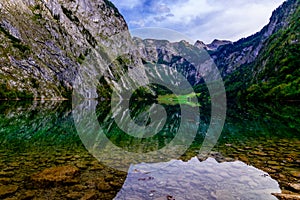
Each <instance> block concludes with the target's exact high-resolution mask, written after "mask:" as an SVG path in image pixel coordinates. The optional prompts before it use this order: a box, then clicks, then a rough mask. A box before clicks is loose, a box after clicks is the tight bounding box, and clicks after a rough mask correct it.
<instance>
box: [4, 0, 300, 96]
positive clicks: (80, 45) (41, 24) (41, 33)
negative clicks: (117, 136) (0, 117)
mask: <svg viewBox="0 0 300 200" xmlns="http://www.w3.org/2000/svg"><path fill="white" fill-rule="evenodd" d="M299 4H300V2H299V1H298V0H287V1H286V2H284V3H283V5H281V6H280V7H279V8H277V9H276V10H275V11H274V12H273V15H272V17H271V18H270V22H269V24H268V25H266V26H265V27H264V28H263V29H262V30H261V31H260V32H258V33H256V34H254V35H252V36H250V37H247V38H243V39H240V40H239V41H237V42H231V41H224V40H214V41H213V42H212V43H211V44H204V43H203V42H201V41H197V42H196V43H195V44H194V45H191V44H189V43H187V42H185V41H181V42H176V43H171V42H168V41H164V40H150V39H148V40H141V39H139V38H133V39H131V37H130V36H129V34H128V35H126V34H123V35H122V37H121V38H119V40H118V41H116V40H115V41H113V40H111V39H110V37H112V36H114V35H117V34H119V33H122V32H127V31H128V28H127V24H126V22H125V20H124V19H123V17H122V15H121V14H120V13H119V12H118V10H117V8H116V7H115V6H114V5H113V4H112V3H111V2H109V1H107V0H87V1H76V2H75V1H53V2H52V1H51V2H50V1H49V2H48V1H47V2H41V1H38V0H32V1H26V0H16V1H14V2H10V1H4V2H0V14H1V15H0V38H1V41H2V43H1V44H0V46H1V48H0V99H16V98H18V99H28V98H34V99H63V98H71V93H72V90H73V87H74V81H75V79H76V77H77V80H83V79H84V78H86V77H89V76H92V75H93V74H94V73H99V71H100V72H101V73H106V74H107V76H106V77H105V78H104V79H101V80H100V81H99V83H100V84H99V83H95V84H96V85H98V86H97V90H95V91H89V94H87V95H86V96H85V95H84V97H88V98H91V97H92V98H97V97H103V96H105V97H107V95H108V94H107V91H110V89H109V88H111V87H117V85H116V82H117V81H118V80H119V79H120V77H121V76H122V75H123V74H125V73H127V72H135V71H137V70H138V69H139V66H141V65H142V64H143V63H145V62H150V63H151V62H152V63H160V64H163V65H166V66H169V67H173V68H176V69H177V70H178V71H179V72H181V73H182V74H183V75H184V76H185V77H186V78H187V80H188V81H189V82H190V83H191V84H192V85H193V86H194V87H195V89H196V90H197V89H199V88H201V85H202V84H203V80H202V79H201V74H203V73H205V72H203V71H199V70H200V69H201V70H203V68H200V67H199V66H197V64H196V63H191V62H189V60H188V59H186V58H184V57H183V56H181V54H180V52H183V51H188V52H189V53H190V54H195V55H196V54H197V52H199V51H201V49H205V50H206V51H207V52H208V53H209V55H210V56H211V57H212V59H213V60H214V62H215V63H216V66H217V67H218V69H219V71H220V72H221V75H222V77H223V79H224V81H225V86H226V90H227V96H228V97H229V98H231V99H239V100H247V101H250V100H251V101H253V100H254V101H257V100H299V99H300V98H299V97H300V87H299V85H300V78H299V77H300V71H299V66H300V36H299V34H300V28H299V22H300V11H299V9H300V6H299ZM132 43H135V44H138V45H139V46H147V45H151V46H152V47H154V49H155V52H148V51H147V50H146V49H143V48H142V49H139V50H131V49H126V50H125V52H126V53H125V54H124V55H123V56H121V57H118V58H117V59H116V60H115V61H113V62H112V63H109V62H107V58H110V57H113V56H111V55H114V54H117V52H118V51H119V50H120V46H126V45H129V46H130V44H132ZM108 52H109V53H108ZM96 54H97V55H100V57H99V59H98V63H91V62H89V61H90V60H89V57H91V55H96ZM87 60H88V62H86V61H87ZM107 65H109V67H108V69H107V68H105V67H104V66H107ZM80 70H81V71H84V73H82V72H81V73H79V71H80ZM82 74H84V75H82ZM131 74H134V73H131ZM78 76H79V79H78ZM131 78H135V79H138V81H139V82H142V81H143V77H141V76H138V75H136V76H134V75H133V76H132V77H131ZM122 82H126V81H125V80H122ZM127 82H129V81H127ZM84 89H85V88H84V87H83V89H82V91H83V92H84Z"/></svg>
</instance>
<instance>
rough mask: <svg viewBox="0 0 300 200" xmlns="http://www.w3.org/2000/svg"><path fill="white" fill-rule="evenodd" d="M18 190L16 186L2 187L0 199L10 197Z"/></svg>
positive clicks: (0, 188)
mask: <svg viewBox="0 0 300 200" xmlns="http://www.w3.org/2000/svg"><path fill="white" fill-rule="evenodd" d="M17 190H18V186H16V185H1V186H0V198H1V199H2V198H6V197H8V196H9V195H12V194H14V193H15V192H16V191H17Z"/></svg>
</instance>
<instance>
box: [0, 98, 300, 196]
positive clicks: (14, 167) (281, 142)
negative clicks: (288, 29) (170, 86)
mask: <svg viewBox="0 0 300 200" xmlns="http://www.w3.org/2000/svg"><path fill="white" fill-rule="evenodd" d="M165 109H166V111H167V115H168V119H167V121H166V124H165V126H164V127H163V129H162V130H161V131H160V132H159V133H158V134H156V135H154V136H152V137H149V138H139V139H138V138H134V137H132V136H130V135H128V134H126V133H125V132H124V131H122V130H120V128H119V127H118V126H117V125H116V123H115V122H114V118H113V117H114V113H112V112H111V111H110V103H109V102H97V105H96V106H95V111H96V112H95V114H96V116H97V121H98V122H99V127H101V129H102V130H103V134H105V136H106V138H107V139H108V141H109V142H110V143H111V144H113V145H114V146H116V147H118V148H119V149H121V152H131V153H137V154H138V155H139V156H140V157H142V158H143V159H146V158H147V159H148V160H151V155H150V156H148V155H147V153H149V152H150V153H151V152H153V151H156V150H159V149H162V148H163V147H165V146H166V145H168V144H169V143H170V142H171V141H172V140H173V139H174V137H175V136H176V133H177V131H178V129H179V124H180V121H181V119H180V116H181V113H180V109H179V107H178V106H166V107H165ZM146 110H147V105H138V104H136V105H133V106H132V111H131V117H133V118H135V120H136V123H140V124H143V123H149V122H147V117H146V116H143V115H139V116H138V114H140V113H142V112H144V111H146ZM299 111H300V108H299V106H297V105H296V104H289V105H286V104H285V105H284V106H283V105H276V106H274V105H272V106H270V105H267V104H266V105H264V106H261V107H259V106H257V105H256V106H255V107H254V106H251V107H248V108H247V109H245V108H244V109H238V108H229V109H228V111H227V119H226V122H225V126H224V129H223V132H222V135H221V137H220V138H219V140H218V143H217V144H216V145H215V147H214V149H213V150H212V152H211V153H210V155H206V156H204V157H203V156H202V155H200V154H199V149H201V144H202V142H203V139H204V135H205V133H206V131H207V129H208V124H209V119H210V118H209V114H205V113H206V112H205V111H203V112H202V111H201V112H200V113H201V121H200V123H196V121H190V122H189V123H188V124H186V127H187V128H190V129H193V130H196V131H197V135H196V137H195V138H194V139H193V141H194V142H193V143H192V144H191V146H190V147H189V148H188V149H187V150H186V151H185V152H184V153H183V154H182V155H181V156H179V157H178V156H177V157H176V155H177V154H175V156H174V155H173V154H172V152H176V151H177V150H178V148H177V147H176V146H174V148H173V149H172V148H171V149H170V150H171V151H169V152H166V153H165V154H164V155H159V156H158V157H161V160H160V159H154V158H153V162H151V163H142V162H140V160H139V159H130V158H127V157H126V155H125V154H124V155H122V154H120V153H119V152H116V151H109V150H110V149H109V148H108V149H106V150H108V151H107V152H106V153H105V154H102V157H99V156H97V152H99V151H103V149H104V148H103V147H104V146H105V145H107V143H103V141H102V140H100V139H101V138H102V137H99V138H98V140H97V138H95V140H91V141H92V142H93V143H92V145H93V144H94V145H96V147H95V148H93V149H92V150H94V152H92V150H91V149H87V148H86V147H87V146H89V145H87V144H86V143H85V142H84V141H83V140H82V139H83V138H82V137H83V136H82V135H80V134H78V131H77V129H76V128H78V127H76V125H75V124H74V115H73V114H74V112H73V110H72V105H71V102H68V101H64V102H51V101H46V102H22V101H2V102H0V116H1V117H0V144H1V146H0V169H1V170H0V199H5V198H15V199H22V198H23V197H26V195H27V198H28V199H46V198H48V199H80V198H81V197H84V196H85V197H87V196H88V195H90V196H92V198H95V199H113V198H116V199H159V198H161V199H167V198H168V196H169V198H171V196H172V197H173V198H175V199H200V198H199V196H200V195H201V196H202V197H203V199H205V198H206V199H222V198H221V197H223V198H225V197H227V199H230V198H234V199H238V198H240V199H261V198H262V196H260V195H264V199H274V196H272V195H271V194H270V193H271V192H280V189H281V190H291V189H290V188H289V186H288V183H299V182H300V180H299V178H300V177H299V174H300V172H299V165H300V155H299V150H300V128H299V124H300V117H299V113H300V112H299ZM75 120H76V119H75ZM87 121H89V120H87ZM89 132H93V130H89V131H87V133H89ZM96 135H97V134H96ZM93 137H94V136H93ZM101 145H103V146H101ZM95 152H96V153H95ZM91 153H93V155H92V154H91ZM103 155H105V156H103ZM147 156H148V157H147ZM156 156H157V155H156ZM149 157H150V158H149ZM208 157H210V158H208ZM97 158H98V159H97ZM116 163H117V164H116ZM57 166H75V167H77V168H78V169H79V173H78V174H76V175H74V177H72V181H69V182H64V181H60V182H56V183H55V184H50V185H49V184H48V185H46V186H44V185H43V184H40V183H37V182H36V181H35V180H34V179H33V178H32V177H33V175H34V174H36V173H39V172H41V171H43V170H44V169H47V168H51V167H57ZM118 167H120V168H121V167H122V169H125V170H124V171H125V172H124V171H122V170H119V169H120V168H118ZM209 169H210V170H211V169H213V171H215V172H216V173H212V172H209ZM205 170H208V172H205ZM244 171H249V173H246V174H244V173H243V172H244ZM145 172H147V173H145ZM231 172H234V173H231ZM250 172H251V173H250ZM241 173H242V175H241ZM203 174H205V176H204V175H203ZM241 176H243V180H242V181H240V182H239V177H241ZM149 177H150V178H149ZM151 177H152V178H151ZM197 177H199V178H197ZM200 177H202V178H200ZM255 177H256V178H255ZM257 177H260V179H258V178H257ZM166 180H168V181H166ZM225 180H230V181H228V182H226V181H225ZM204 182H207V187H204V186H203V183H204ZM214 183H215V184H214ZM4 186H17V189H16V190H13V191H11V192H7V188H5V187H4ZM239 187H241V188H245V189H247V192H241V190H230V188H239ZM158 188H160V189H158ZM3 190H5V191H6V192H5V191H4V192H3ZM238 191H240V192H238ZM133 194H134V195H136V196H134V195H133ZM126 195H127V198H125V197H126ZM205 195H206V196H205ZM226 195H227V196H226ZM266 195H267V196H266ZM197 196H198V198H197ZM241 196H242V197H243V198H241ZM204 197H205V198H204Z"/></svg>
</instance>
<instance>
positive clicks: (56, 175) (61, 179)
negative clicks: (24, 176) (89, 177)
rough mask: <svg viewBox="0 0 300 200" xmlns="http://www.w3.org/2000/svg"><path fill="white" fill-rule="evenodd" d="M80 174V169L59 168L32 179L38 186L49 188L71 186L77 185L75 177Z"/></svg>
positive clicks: (53, 168)
mask: <svg viewBox="0 0 300 200" xmlns="http://www.w3.org/2000/svg"><path fill="white" fill-rule="evenodd" d="M78 173H79V169H78V168H77V167H74V166H58V167H51V168H47V169H45V170H43V171H42V172H39V173H36V174H33V175H32V176H31V179H32V180H33V181H34V182H35V183H38V184H42V185H44V186H45V185H46V186H49V184H57V183H62V184H69V183H70V184H71V183H76V181H75V180H74V177H75V176H76V175H77V174H78Z"/></svg>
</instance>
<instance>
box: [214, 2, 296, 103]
mask: <svg viewBox="0 0 300 200" xmlns="http://www.w3.org/2000/svg"><path fill="white" fill-rule="evenodd" d="M299 4H300V1H297V0H288V1H286V2H285V3H284V4H283V5H282V6H280V7H279V8H278V9H276V10H275V11H274V12H273V15H272V17H271V22H270V24H274V25H272V26H273V27H276V28H275V29H274V30H275V32H274V33H272V34H271V35H270V36H269V37H267V38H266V39H265V40H263V41H262V44H261V49H260V51H259V52H258V54H257V56H256V57H255V59H254V60H253V61H251V60H250V61H251V62H249V61H247V62H246V63H243V64H242V65H241V66H240V67H238V68H237V69H236V70H235V71H234V72H233V73H232V74H230V75H229V76H227V78H225V80H226V88H227V91H228V92H227V94H229V95H230V96H231V97H232V98H234V97H235V96H238V98H239V99H240V100H254V101H260V100H299V99H300V87H299V85H300V78H299V77H300V68H299V67H300V26H299V25H300V6H299ZM273 21H274V22H275V21H276V23H274V22H273ZM272 22H273V23H272ZM270 24H269V25H268V26H266V27H265V28H264V29H263V30H262V31H261V32H259V33H257V34H255V35H253V36H251V37H249V38H246V39H242V40H240V41H238V42H237V43H234V44H233V45H237V46H239V45H240V46H244V45H245V44H247V43H253V41H254V44H257V43H258V42H259V41H261V40H260V39H259V38H260V37H264V35H265V34H262V32H263V31H264V30H265V29H266V28H267V27H269V26H270ZM243 41H244V42H243ZM255 41H256V42H255ZM227 49H228V50H230V47H229V45H228V46H224V47H223V48H221V49H219V50H218V51H225V52H226V51H227ZM221 69H222V68H221Z"/></svg>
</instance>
